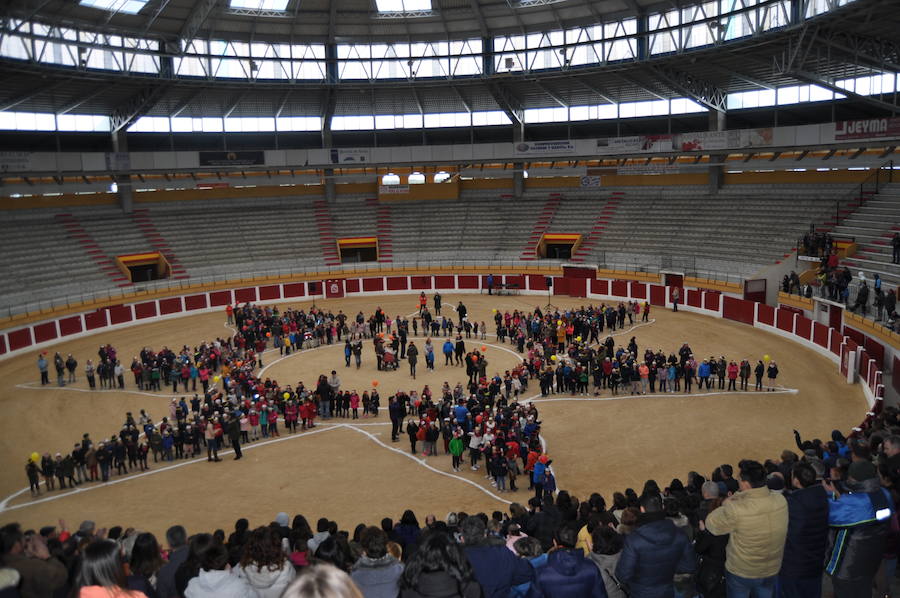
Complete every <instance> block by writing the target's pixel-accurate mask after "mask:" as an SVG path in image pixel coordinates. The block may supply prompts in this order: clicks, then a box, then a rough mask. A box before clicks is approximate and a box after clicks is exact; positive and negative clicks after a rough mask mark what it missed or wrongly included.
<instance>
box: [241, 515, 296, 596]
mask: <svg viewBox="0 0 900 598" xmlns="http://www.w3.org/2000/svg"><path fill="white" fill-rule="evenodd" d="M232 573H234V574H235V575H237V576H238V577H243V578H244V579H246V580H247V582H248V583H249V584H250V586H251V587H253V589H255V590H256V592H257V593H258V594H259V596H260V598H278V597H279V596H281V594H282V592H284V589H285V588H287V587H288V585H290V583H291V582H292V581H293V580H294V576H295V572H294V567H293V566H292V565H291V563H290V561H288V559H287V556H286V555H285V554H284V551H283V550H282V547H281V536H280V535H279V534H278V533H276V532H275V530H273V529H272V528H271V527H258V528H256V529H255V530H253V531H252V532H250V537H249V538H248V539H247V543H246V544H245V545H244V554H243V556H242V557H241V561H240V564H239V565H238V566H237V567H235V568H234V569H233V570H232Z"/></svg>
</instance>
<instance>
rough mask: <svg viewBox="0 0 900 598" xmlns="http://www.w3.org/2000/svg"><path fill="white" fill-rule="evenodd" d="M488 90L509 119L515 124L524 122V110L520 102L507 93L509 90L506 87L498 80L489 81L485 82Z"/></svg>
mask: <svg viewBox="0 0 900 598" xmlns="http://www.w3.org/2000/svg"><path fill="white" fill-rule="evenodd" d="M487 88H488V91H490V93H491V96H492V97H493V98H494V101H495V102H497V105H498V106H500V108H501V109H502V110H503V111H504V112H505V113H506V116H508V117H509V120H511V121H512V122H513V124H516V125H523V124H525V118H524V110H523V108H522V103H521V102H519V100H518V99H517V98H516V97H515V96H513V95H512V94H511V93H509V90H508V89H506V87H505V86H503V85H501V84H500V83H498V82H495V81H491V82H488V84H487Z"/></svg>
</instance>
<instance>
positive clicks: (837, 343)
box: [830, 328, 844, 355]
mask: <svg viewBox="0 0 900 598" xmlns="http://www.w3.org/2000/svg"><path fill="white" fill-rule="evenodd" d="M830 330H831V352H832V353H834V354H835V355H840V354H841V343H842V342H843V341H844V335H842V334H841V333H840V332H838V331H837V330H835V329H834V328H830Z"/></svg>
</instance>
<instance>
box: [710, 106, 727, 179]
mask: <svg viewBox="0 0 900 598" xmlns="http://www.w3.org/2000/svg"><path fill="white" fill-rule="evenodd" d="M725 124H726V122H725V113H724V112H720V111H719V110H712V109H710V111H709V130H710V131H724V130H725ZM709 161H710V162H713V163H715V162H724V161H725V154H720V155H713V154H710V156H709ZM708 172H709V192H710V193H712V194H713V195H715V194H716V193H718V192H719V189H721V188H722V182H723V180H724V177H725V171H724V167H723V166H715V165H712V164H711V165H710V166H709V169H708Z"/></svg>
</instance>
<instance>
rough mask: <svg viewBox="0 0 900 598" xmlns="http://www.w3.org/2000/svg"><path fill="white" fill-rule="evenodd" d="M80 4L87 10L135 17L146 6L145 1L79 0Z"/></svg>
mask: <svg viewBox="0 0 900 598" xmlns="http://www.w3.org/2000/svg"><path fill="white" fill-rule="evenodd" d="M80 4H81V5H82V6H87V7H88V8H97V9H99V10H108V11H110V12H114V13H115V12H123V13H126V14H129V15H136V14H137V13H139V12H140V11H141V9H142V8H144V6H145V5H146V4H147V0H81V2H80Z"/></svg>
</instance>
